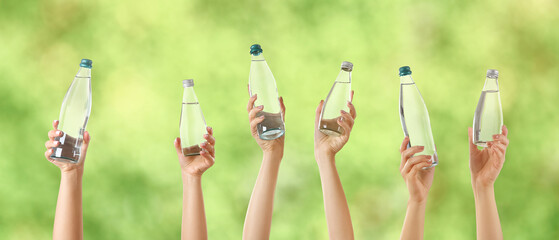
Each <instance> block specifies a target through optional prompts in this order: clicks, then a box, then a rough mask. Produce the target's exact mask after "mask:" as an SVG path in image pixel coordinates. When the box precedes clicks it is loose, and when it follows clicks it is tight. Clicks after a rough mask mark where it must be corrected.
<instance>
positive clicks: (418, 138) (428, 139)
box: [400, 66, 439, 167]
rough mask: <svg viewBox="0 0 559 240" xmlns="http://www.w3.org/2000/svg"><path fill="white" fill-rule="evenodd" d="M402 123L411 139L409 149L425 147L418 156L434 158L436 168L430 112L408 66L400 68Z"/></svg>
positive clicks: (432, 159)
mask: <svg viewBox="0 0 559 240" xmlns="http://www.w3.org/2000/svg"><path fill="white" fill-rule="evenodd" d="M400 121H401V123H402V129H403V130H404V135H405V136H408V137H409V138H410V143H409V144H408V147H411V146H423V147H424V149H423V151H422V152H420V153H417V154H416V155H430V156H432V158H431V161H432V164H431V167H434V166H436V165H437V164H438V163H439V160H438V157H437V150H436V149H435V142H434V141H433V133H432V132H431V123H430V120H429V112H427V107H426V106H425V102H424V101H423V97H422V96H421V93H420V92H419V89H417V87H416V86H415V83H414V81H413V79H412V77H411V69H410V67H408V66H404V67H401V68H400Z"/></svg>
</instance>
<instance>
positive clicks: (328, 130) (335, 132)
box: [318, 128, 342, 137]
mask: <svg viewBox="0 0 559 240" xmlns="http://www.w3.org/2000/svg"><path fill="white" fill-rule="evenodd" d="M318 130H319V131H320V132H321V133H324V134H326V135H329V136H334V137H337V136H340V135H342V134H341V133H340V132H337V131H334V130H331V129H327V128H320V129H318Z"/></svg>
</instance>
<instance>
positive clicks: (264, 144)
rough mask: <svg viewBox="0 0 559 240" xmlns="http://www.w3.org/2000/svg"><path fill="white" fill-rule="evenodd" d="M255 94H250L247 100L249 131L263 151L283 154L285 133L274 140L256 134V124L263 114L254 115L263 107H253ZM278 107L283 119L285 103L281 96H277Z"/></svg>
mask: <svg viewBox="0 0 559 240" xmlns="http://www.w3.org/2000/svg"><path fill="white" fill-rule="evenodd" d="M256 99H257V96H256V94H254V95H252V97H250V99H249V100H248V106H247V111H248V120H249V122H250V133H251V134H252V137H253V138H254V140H256V143H258V146H260V148H261V149H262V151H263V152H268V153H275V154H280V155H283V146H284V141H285V134H284V135H283V136H281V137H279V138H276V139H274V140H263V139H261V138H260V137H259V136H258V130H257V125H258V124H259V123H261V122H262V121H264V116H260V117H256V115H257V114H258V113H259V112H261V111H262V110H263V109H264V106H262V105H260V106H257V107H255V106H254V102H255V101H256ZM279 102H280V107H281V116H282V119H283V120H284V121H285V105H284V104H283V98H282V97H280V98H279Z"/></svg>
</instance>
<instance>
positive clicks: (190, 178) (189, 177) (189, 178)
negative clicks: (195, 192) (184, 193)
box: [182, 170, 202, 183]
mask: <svg viewBox="0 0 559 240" xmlns="http://www.w3.org/2000/svg"><path fill="white" fill-rule="evenodd" d="M201 180H202V174H199V175H198V174H192V173H188V172H186V171H184V170H183V171H182V181H183V183H188V182H200V181H201Z"/></svg>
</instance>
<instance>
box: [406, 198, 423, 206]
mask: <svg viewBox="0 0 559 240" xmlns="http://www.w3.org/2000/svg"><path fill="white" fill-rule="evenodd" d="M408 206H416V207H423V208H425V206H427V198H424V199H418V198H412V197H410V198H409V199H408Z"/></svg>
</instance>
